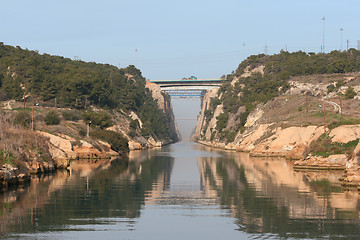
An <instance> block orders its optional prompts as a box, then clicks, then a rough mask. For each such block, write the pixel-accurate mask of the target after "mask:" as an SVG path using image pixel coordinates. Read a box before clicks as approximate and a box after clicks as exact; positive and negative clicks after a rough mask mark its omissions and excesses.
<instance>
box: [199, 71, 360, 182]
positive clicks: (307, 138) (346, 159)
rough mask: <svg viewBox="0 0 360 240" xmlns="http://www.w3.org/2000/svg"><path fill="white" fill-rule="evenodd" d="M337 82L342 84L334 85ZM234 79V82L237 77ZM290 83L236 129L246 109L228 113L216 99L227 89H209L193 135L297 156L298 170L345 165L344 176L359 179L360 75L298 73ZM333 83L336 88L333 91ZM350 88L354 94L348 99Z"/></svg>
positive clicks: (226, 145)
mask: <svg viewBox="0 0 360 240" xmlns="http://www.w3.org/2000/svg"><path fill="white" fill-rule="evenodd" d="M314 79H316V80H314ZM338 82H341V84H342V85H341V87H336V85H337V83H338ZM231 84H236V79H235V80H233V82H232V83H231ZM288 84H289V85H288V86H289V87H288V89H287V91H285V92H284V93H280V94H279V95H278V96H276V97H274V98H273V99H271V100H270V101H267V102H266V103H259V104H258V105H257V106H256V107H255V108H254V110H252V111H251V112H250V113H249V114H248V115H247V118H246V122H245V124H244V127H241V128H238V130H235V131H233V129H236V128H235V127H236V126H237V125H239V124H240V122H241V121H240V118H241V113H244V112H245V108H244V107H239V109H238V110H237V111H235V112H232V113H227V112H226V111H225V110H224V104H223V102H221V101H218V99H222V96H221V95H222V94H225V93H223V92H220V90H221V89H214V90H212V91H209V92H208V93H207V94H206V95H205V97H204V99H203V102H202V109H201V113H200V115H199V117H198V122H197V127H196V131H195V134H194V136H193V139H194V140H195V141H197V142H199V143H202V144H205V145H208V146H212V147H217V148H222V149H227V150H234V151H244V152H249V154H250V155H252V156H276V157H286V158H289V159H298V160H300V161H297V162H295V168H298V169H324V170H326V169H342V170H345V169H347V175H346V177H347V178H346V181H348V182H353V181H357V182H358V183H360V177H357V176H358V175H357V174H359V176H360V173H358V169H359V168H358V163H360V161H359V159H358V158H359V156H360V153H358V152H359V151H360V146H357V147H356V144H357V143H358V141H359V139H360V115H359V112H360V107H359V97H358V95H357V92H358V90H360V74H358V73H356V74H355V73H354V74H335V75H317V76H312V77H294V78H291V79H290V80H289V82H288ZM329 86H335V87H336V89H335V90H334V91H329ZM350 87H351V88H352V89H354V92H355V96H354V97H353V98H346V97H344V95H345V94H346V91H347V89H348V88H350ZM219 92H220V94H219ZM216 101H218V102H217V104H214V102H216ZM209 112H212V113H213V114H212V115H210V114H209ZM225 114H228V115H227V116H226V117H227V118H226V119H227V121H226V124H225V125H224V126H223V127H222V128H220V127H219V125H218V124H223V122H222V116H223V115H225ZM231 134H232V137H228V136H231ZM321 144H323V145H326V146H329V148H324V149H323V150H321V151H324V152H326V151H328V153H329V154H326V153H324V154H323V153H318V152H319V151H320V150H319V148H320V147H319V145H321ZM355 147H356V149H355V151H354V148H355ZM334 149H337V150H336V151H335V150H334ZM319 154H320V155H319ZM356 184H357V183H356Z"/></svg>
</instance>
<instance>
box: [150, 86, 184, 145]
mask: <svg viewBox="0 0 360 240" xmlns="http://www.w3.org/2000/svg"><path fill="white" fill-rule="evenodd" d="M145 87H146V88H148V89H149V90H150V91H151V94H152V97H153V98H154V99H156V100H157V103H158V106H159V108H160V109H161V110H163V112H164V113H165V115H166V117H167V119H168V121H169V130H170V136H169V137H170V139H171V141H170V142H165V143H160V142H157V143H156V144H151V145H152V146H155V147H158V146H159V145H160V146H161V145H163V144H169V143H173V142H177V141H179V140H180V133H179V131H178V127H177V125H176V121H175V116H174V113H173V110H172V106H171V102H170V98H169V97H168V95H165V94H164V93H163V92H162V91H161V89H160V86H158V85H157V84H155V83H151V82H146V86H145Z"/></svg>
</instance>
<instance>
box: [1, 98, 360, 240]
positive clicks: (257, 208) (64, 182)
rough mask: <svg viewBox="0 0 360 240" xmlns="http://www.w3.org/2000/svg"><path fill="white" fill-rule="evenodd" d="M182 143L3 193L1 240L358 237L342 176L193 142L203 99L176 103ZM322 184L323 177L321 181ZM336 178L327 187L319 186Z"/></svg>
mask: <svg viewBox="0 0 360 240" xmlns="http://www.w3.org/2000/svg"><path fill="white" fill-rule="evenodd" d="M172 104H173V107H174V112H175V116H176V118H177V122H178V126H179V129H180V131H181V134H182V137H183V140H182V141H181V142H179V143H176V144H172V145H168V146H165V147H163V148H162V149H155V150H148V151H137V152H132V153H131V154H130V157H129V161H128V162H127V161H123V160H121V159H120V160H118V161H113V162H112V163H111V164H110V163H108V162H105V163H104V162H97V161H95V162H92V163H89V162H77V163H76V164H74V165H72V169H71V171H69V172H58V173H56V174H55V175H48V176H43V177H39V178H33V179H32V180H31V183H30V185H29V186H26V187H24V188H21V189H16V190H13V191H10V192H6V193H3V194H0V200H1V202H2V209H1V216H0V223H1V235H0V237H2V238H5V239H221V238H223V239H248V238H267V239H278V238H329V237H334V238H335V237H336V238H337V237H345V238H348V237H350V238H351V237H353V236H358V235H359V234H360V228H359V223H360V222H359V220H358V217H355V216H359V204H358V202H359V196H358V193H357V192H355V193H352V192H344V191H343V189H342V187H341V186H340V185H339V183H338V181H337V179H338V178H339V177H341V175H342V172H336V171H335V172H296V171H294V170H293V168H292V162H291V161H287V160H285V159H280V158H251V157H249V155H248V154H246V153H238V152H225V151H220V150H214V149H209V148H207V147H204V146H201V145H198V144H196V143H193V142H191V141H190V140H189V137H190V135H191V130H192V129H193V127H194V126H195V124H196V116H197V114H198V113H199V110H200V100H196V99H174V100H173V103H172ZM325 176H326V177H325ZM323 179H332V180H330V181H329V180H323Z"/></svg>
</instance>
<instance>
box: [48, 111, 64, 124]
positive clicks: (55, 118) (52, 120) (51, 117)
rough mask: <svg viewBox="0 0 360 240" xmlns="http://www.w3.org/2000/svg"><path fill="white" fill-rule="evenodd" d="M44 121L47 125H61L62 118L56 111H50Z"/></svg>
mask: <svg viewBox="0 0 360 240" xmlns="http://www.w3.org/2000/svg"><path fill="white" fill-rule="evenodd" d="M44 121H45V123H46V125H59V124H60V117H59V114H58V113H57V112H56V111H50V112H48V113H47V114H46V116H45V118H44Z"/></svg>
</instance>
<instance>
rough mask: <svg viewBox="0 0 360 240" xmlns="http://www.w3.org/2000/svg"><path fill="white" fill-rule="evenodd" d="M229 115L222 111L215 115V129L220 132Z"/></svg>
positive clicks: (225, 124)
mask: <svg viewBox="0 0 360 240" xmlns="http://www.w3.org/2000/svg"><path fill="white" fill-rule="evenodd" d="M228 118H229V116H228V115H227V114H226V113H222V114H220V115H219V116H217V117H216V119H217V122H216V127H215V128H216V130H218V131H219V132H221V131H222V130H223V129H224V128H226V126H227V122H228Z"/></svg>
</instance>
